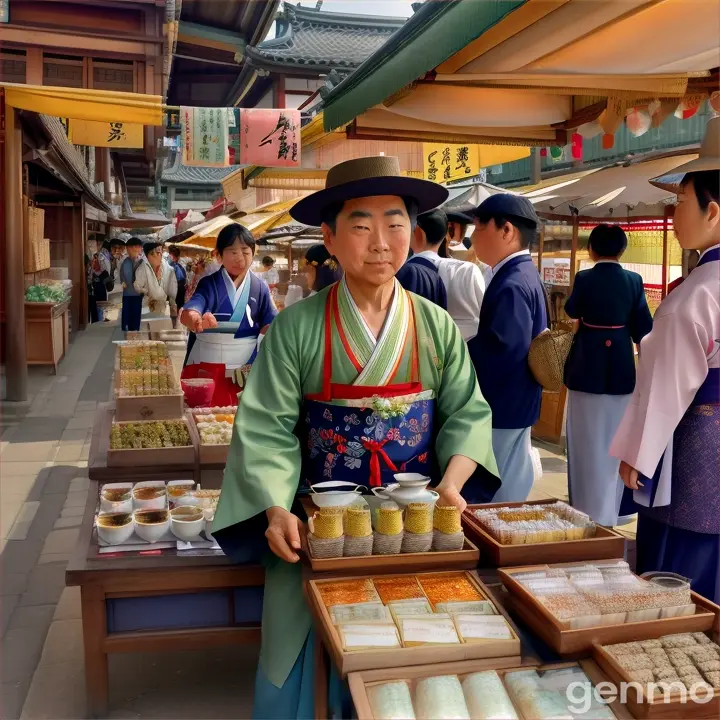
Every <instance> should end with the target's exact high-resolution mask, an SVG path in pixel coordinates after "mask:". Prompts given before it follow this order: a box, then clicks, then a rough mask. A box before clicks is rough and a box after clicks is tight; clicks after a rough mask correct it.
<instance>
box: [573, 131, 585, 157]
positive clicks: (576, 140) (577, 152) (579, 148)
mask: <svg viewBox="0 0 720 720" xmlns="http://www.w3.org/2000/svg"><path fill="white" fill-rule="evenodd" d="M571 153H572V159H573V160H582V159H583V137H582V135H580V134H579V133H573V136H572V146H571Z"/></svg>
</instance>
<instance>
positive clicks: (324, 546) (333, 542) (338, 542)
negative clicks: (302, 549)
mask: <svg viewBox="0 0 720 720" xmlns="http://www.w3.org/2000/svg"><path fill="white" fill-rule="evenodd" d="M307 538H308V545H309V546H310V555H311V556H312V557H314V558H316V559H318V560H327V559H328V558H339V557H342V555H343V549H344V545H345V538H344V537H343V536H342V535H341V536H340V537H339V538H332V539H330V540H327V539H325V538H319V537H315V535H313V534H312V533H308V536H307Z"/></svg>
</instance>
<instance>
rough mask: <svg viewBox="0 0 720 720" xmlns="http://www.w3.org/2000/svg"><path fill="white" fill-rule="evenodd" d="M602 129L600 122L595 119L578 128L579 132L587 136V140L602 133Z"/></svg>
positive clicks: (584, 136)
mask: <svg viewBox="0 0 720 720" xmlns="http://www.w3.org/2000/svg"><path fill="white" fill-rule="evenodd" d="M602 131H603V129H602V128H601V127H600V123H598V122H595V121H593V122H588V123H583V124H582V125H580V127H579V128H578V129H577V134H578V135H580V136H581V137H583V138H585V140H592V138H594V137H597V136H598V135H600V134H601V133H602Z"/></svg>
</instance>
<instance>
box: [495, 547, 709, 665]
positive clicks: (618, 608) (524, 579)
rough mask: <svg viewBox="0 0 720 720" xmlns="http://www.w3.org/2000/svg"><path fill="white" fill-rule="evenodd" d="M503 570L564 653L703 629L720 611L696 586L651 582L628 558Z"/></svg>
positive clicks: (534, 625) (516, 602) (532, 618)
mask: <svg viewBox="0 0 720 720" xmlns="http://www.w3.org/2000/svg"><path fill="white" fill-rule="evenodd" d="M498 575H499V577H500V580H501V581H502V582H503V584H504V585H505V588H506V589H507V590H508V592H509V593H510V596H511V607H512V609H513V610H514V612H516V613H517V615H518V616H519V617H520V618H522V619H523V620H524V621H525V622H526V623H527V624H528V626H529V627H530V628H531V629H532V630H534V631H535V632H536V633H537V635H538V636H539V637H540V638H542V639H543V640H544V641H545V642H546V643H547V644H548V645H549V646H550V647H552V648H553V649H554V650H555V651H556V652H558V653H560V654H561V655H572V654H575V653H580V652H585V651H588V650H590V649H591V648H592V645H593V644H595V643H598V644H609V643H619V642H625V641H634V640H650V639H654V638H658V637H662V636H663V635H668V634H672V633H679V632H702V631H705V630H709V629H711V628H712V627H713V625H714V624H715V623H717V622H718V617H719V616H720V607H718V606H717V605H715V604H714V603H712V602H710V601H709V600H706V599H705V598H703V597H701V596H700V595H698V594H697V593H694V592H692V591H691V589H690V585H689V583H687V582H682V581H680V582H678V583H677V584H676V585H675V586H672V587H670V586H668V585H667V584H666V583H663V582H659V581H658V580H657V579H654V578H651V579H650V580H645V579H643V578H640V577H638V576H637V575H635V574H634V573H633V572H632V571H631V570H630V567H629V566H628V564H627V563H626V562H625V561H624V560H620V559H617V560H597V561H594V562H592V563H576V564H573V563H562V564H555V565H530V566H524V567H516V568H502V569H500V570H498Z"/></svg>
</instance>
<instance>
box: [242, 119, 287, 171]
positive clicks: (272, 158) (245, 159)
mask: <svg viewBox="0 0 720 720" xmlns="http://www.w3.org/2000/svg"><path fill="white" fill-rule="evenodd" d="M300 129H301V128H300V111H299V110H287V109H283V110H277V109H276V110H265V109H260V108H251V109H242V110H241V111H240V159H241V162H242V164H243V165H258V166H260V167H300Z"/></svg>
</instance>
